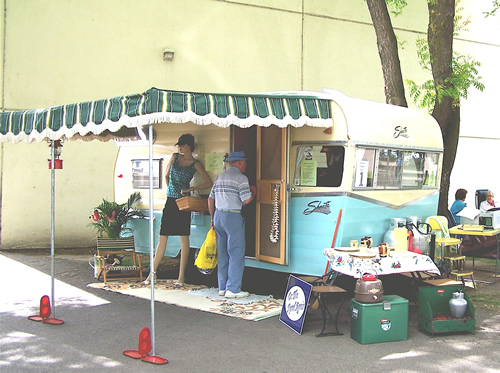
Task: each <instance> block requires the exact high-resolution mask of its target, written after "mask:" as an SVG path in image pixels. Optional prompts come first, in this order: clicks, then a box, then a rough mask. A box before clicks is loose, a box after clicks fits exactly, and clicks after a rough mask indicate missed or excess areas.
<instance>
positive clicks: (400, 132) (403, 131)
mask: <svg viewBox="0 0 500 373" xmlns="http://www.w3.org/2000/svg"><path fill="white" fill-rule="evenodd" d="M407 132H408V128H406V127H401V126H396V128H394V138H395V139H397V138H398V137H399V136H403V137H406V138H408V134H407Z"/></svg>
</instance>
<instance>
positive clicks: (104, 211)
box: [89, 192, 144, 238]
mask: <svg viewBox="0 0 500 373" xmlns="http://www.w3.org/2000/svg"><path fill="white" fill-rule="evenodd" d="M140 202H141V194H140V193H139V192H135V193H132V194H131V195H130V197H129V199H128V201H127V202H125V203H122V204H118V203H116V202H110V201H106V200H105V199H103V200H102V202H101V204H100V205H99V206H97V207H95V208H94V209H93V210H94V211H93V213H92V215H90V216H89V219H91V220H92V221H91V222H90V223H89V227H91V228H93V229H95V230H96V231H97V234H98V235H99V237H108V238H120V237H123V233H124V232H127V231H131V229H130V228H127V227H126V224H127V222H128V221H129V220H130V219H132V218H135V217H138V218H141V217H144V214H143V213H142V212H141V211H140V210H139V204H140Z"/></svg>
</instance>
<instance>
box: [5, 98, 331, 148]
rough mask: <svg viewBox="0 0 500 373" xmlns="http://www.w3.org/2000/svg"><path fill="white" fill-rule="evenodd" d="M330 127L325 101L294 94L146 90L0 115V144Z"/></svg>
mask: <svg viewBox="0 0 500 373" xmlns="http://www.w3.org/2000/svg"><path fill="white" fill-rule="evenodd" d="M187 122H193V123H196V124H198V125H209V124H214V125H216V126H220V127H228V126H230V125H235V126H238V127H242V128H246V127H250V126H253V125H258V126H265V127H268V126H270V125H272V124H274V125H276V126H279V127H286V126H294V127H300V126H304V125H308V126H315V127H330V126H332V112H331V106H330V100H329V99H327V98H325V97H318V96H316V97H315V96H314V95H310V94H303V95H301V93H300V92H290V93H279V94H254V95H241V94H234V95H232V94H214V93H195V92H179V91H167V90H160V89H156V88H151V89H149V90H147V91H146V92H144V93H141V94H133V95H128V96H120V97H113V98H107V99H102V100H96V101H88V102H80V103H76V104H70V105H62V106H54V107H49V108H44V109H35V110H23V111H11V112H3V113H0V142H7V141H11V142H20V141H26V142H32V141H44V140H47V139H49V140H58V139H61V138H64V139H71V138H83V139H92V138H100V139H109V138H116V137H123V136H127V134H130V133H129V132H127V131H126V130H127V129H131V128H132V129H133V128H137V127H142V126H144V125H149V124H155V123H187Z"/></svg>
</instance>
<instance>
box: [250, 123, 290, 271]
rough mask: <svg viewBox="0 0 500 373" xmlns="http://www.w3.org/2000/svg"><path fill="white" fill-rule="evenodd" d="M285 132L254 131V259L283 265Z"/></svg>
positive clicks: (285, 171) (277, 130)
mask: <svg viewBox="0 0 500 373" xmlns="http://www.w3.org/2000/svg"><path fill="white" fill-rule="evenodd" d="M288 131H289V130H288V128H279V127H277V126H270V127H258V128H257V165H256V166H257V202H256V218H257V227H256V228H257V229H256V239H255V246H256V259H257V260H261V261H265V262H271V263H277V264H286V237H287V234H286V231H285V230H286V226H287V225H286V216H287V204H286V201H287V200H288V198H287V190H286V180H287V177H286V173H287V167H286V162H287V159H288V142H287V137H288Z"/></svg>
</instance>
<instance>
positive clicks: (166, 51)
mask: <svg viewBox="0 0 500 373" xmlns="http://www.w3.org/2000/svg"><path fill="white" fill-rule="evenodd" d="M174 54H175V51H174V50H173V49H170V48H163V61H173V60H174Z"/></svg>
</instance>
